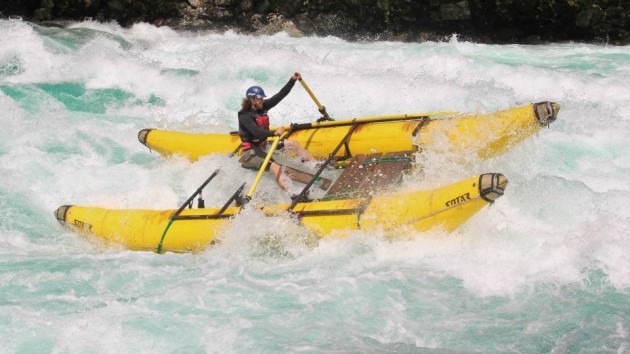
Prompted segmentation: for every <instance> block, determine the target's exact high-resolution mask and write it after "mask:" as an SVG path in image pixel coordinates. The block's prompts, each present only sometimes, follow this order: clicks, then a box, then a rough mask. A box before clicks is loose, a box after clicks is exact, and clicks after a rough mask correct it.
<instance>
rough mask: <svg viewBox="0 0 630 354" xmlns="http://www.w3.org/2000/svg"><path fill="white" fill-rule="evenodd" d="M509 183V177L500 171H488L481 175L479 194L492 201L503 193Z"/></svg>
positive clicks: (489, 201)
mask: <svg viewBox="0 0 630 354" xmlns="http://www.w3.org/2000/svg"><path fill="white" fill-rule="evenodd" d="M507 184H508V180H507V178H506V177H505V176H504V175H502V174H500V173H486V174H483V175H481V176H479V195H480V196H481V198H483V199H484V200H485V201H487V202H488V203H492V202H494V201H495V200H497V198H499V197H500V196H502V195H503V192H504V191H505V187H506V186H507Z"/></svg>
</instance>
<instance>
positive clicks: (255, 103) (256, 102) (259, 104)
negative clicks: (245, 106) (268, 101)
mask: <svg viewBox="0 0 630 354" xmlns="http://www.w3.org/2000/svg"><path fill="white" fill-rule="evenodd" d="M263 102H264V100H263V99H262V98H259V97H255V98H252V107H253V108H254V109H255V110H260V109H263Z"/></svg>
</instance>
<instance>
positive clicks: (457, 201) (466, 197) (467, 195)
mask: <svg viewBox="0 0 630 354" xmlns="http://www.w3.org/2000/svg"><path fill="white" fill-rule="evenodd" d="M467 200H470V193H464V194H462V195H460V196H459V197H457V198H455V199H451V200H449V201H448V202H446V206H447V207H451V206H455V205H457V204H461V203H463V202H465V201H467Z"/></svg>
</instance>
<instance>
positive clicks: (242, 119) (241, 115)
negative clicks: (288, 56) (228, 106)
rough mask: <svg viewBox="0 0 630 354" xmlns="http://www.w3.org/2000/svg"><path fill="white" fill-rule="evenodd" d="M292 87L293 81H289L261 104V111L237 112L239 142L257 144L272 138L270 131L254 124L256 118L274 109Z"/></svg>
mask: <svg viewBox="0 0 630 354" xmlns="http://www.w3.org/2000/svg"><path fill="white" fill-rule="evenodd" d="M293 85H295V81H294V80H293V79H290V80H289V82H287V83H286V85H284V87H283V88H282V89H280V91H279V92H278V93H276V94H275V95H273V96H271V97H270V98H268V99H266V100H265V101H264V102H263V109H261V110H258V111H251V110H250V111H243V110H241V111H239V112H238V135H239V136H240V137H241V141H247V142H253V143H257V142H261V141H264V140H267V138H269V137H272V136H273V132H272V131H270V130H265V129H263V128H261V127H259V126H258V125H257V124H256V117H257V116H260V115H264V114H266V113H267V111H268V110H270V109H272V108H273V107H275V106H276V105H277V104H278V103H280V101H282V99H284V98H285V97H287V95H288V94H289V92H291V89H292V88H293Z"/></svg>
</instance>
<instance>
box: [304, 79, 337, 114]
mask: <svg viewBox="0 0 630 354" xmlns="http://www.w3.org/2000/svg"><path fill="white" fill-rule="evenodd" d="M300 83H301V84H302V87H304V89H305V90H306V92H308V95H309V96H311V98H312V99H313V101H314V102H315V105H317V109H318V110H319V113H321V114H322V117H321V118H319V119H318V120H317V121H318V122H325V121H331V120H334V119H332V118H330V117H329V116H328V113H326V107H324V106H322V104H321V103H319V100H318V99H317V97H315V94H314V93H313V91H311V89H310V87H308V85H307V84H306V81H304V79H300Z"/></svg>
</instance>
